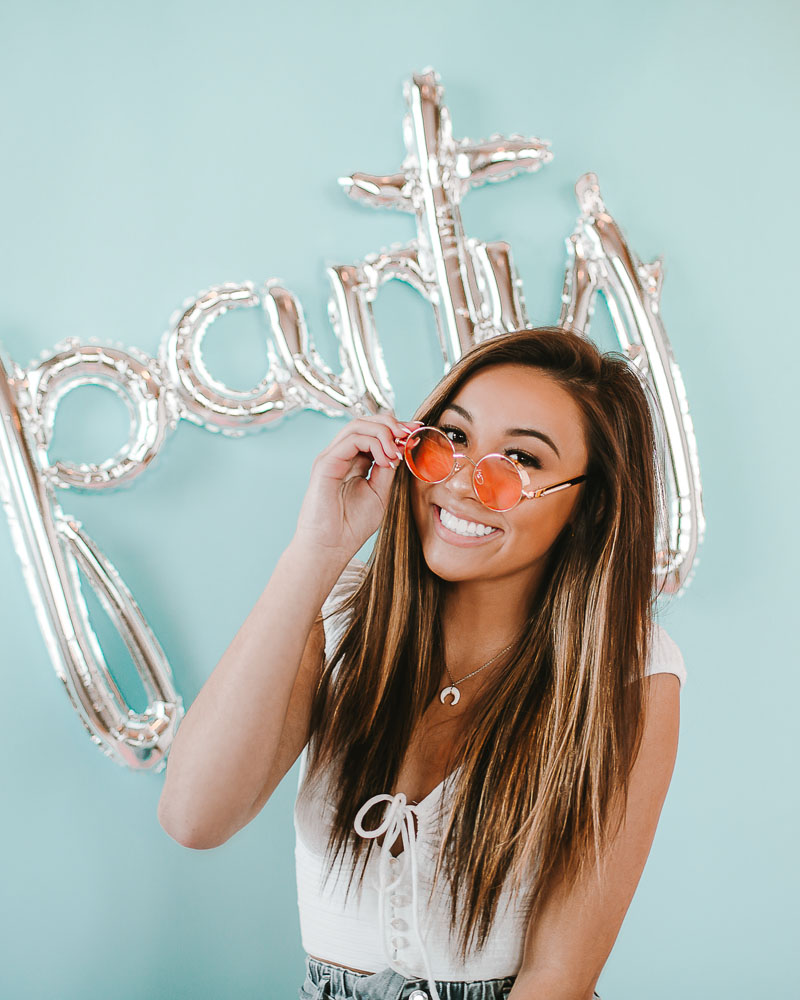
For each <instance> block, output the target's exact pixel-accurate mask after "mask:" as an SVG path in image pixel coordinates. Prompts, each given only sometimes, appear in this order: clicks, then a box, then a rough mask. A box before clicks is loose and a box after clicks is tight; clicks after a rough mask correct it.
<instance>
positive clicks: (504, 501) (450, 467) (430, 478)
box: [403, 426, 586, 512]
mask: <svg viewBox="0 0 800 1000" xmlns="http://www.w3.org/2000/svg"><path fill="white" fill-rule="evenodd" d="M403 458H404V460H405V463H406V465H407V466H408V468H409V469H410V470H411V472H412V473H413V474H414V475H415V476H416V477H417V479H420V480H422V482H424V483H444V482H446V480H448V479H449V478H450V477H451V476H452V475H454V474H455V473H456V472H458V470H459V469H462V468H463V467H464V466H463V462H462V461H461V460H462V459H465V460H466V461H467V462H471V463H472V465H473V466H474V468H473V470H472V483H473V486H474V488H475V493H476V495H477V497H478V499H479V500H480V501H481V503H482V504H483V505H484V507H488V508H489V510H494V511H498V512H501V511H507V510H512V509H513V508H514V507H516V506H517V504H518V503H520V502H521V501H522V500H523V499H526V500H534V499H536V498H537V497H543V496H547V494H548V493H556V492H558V491H559V490H566V489H568V488H569V487H570V486H575V485H577V484H578V483H582V482H583V481H584V480H585V479H586V476H574V477H573V478H572V479H565V480H564V482H561V483H554V484H553V485H552V486H541V487H539V488H538V489H532V490H531V489H526V487H530V485H531V478H530V476H529V475H528V470H527V469H526V468H525V466H524V465H522V464H521V463H520V462H518V461H516V460H515V459H513V458H509V457H508V455H503V454H501V453H500V452H491V453H490V454H488V455H484V456H483V458H481V459H479V460H478V461H477V462H474V461H473V460H472V459H471V458H470V457H469V455H465V454H464V453H463V452H457V451H456V449H455V445H454V444H453V442H452V441H451V440H450V438H449V437H448V436H447V435H446V434H445V433H444V431H442V430H440V429H439V428H438V427H427V426H425V427H418V428H417V429H416V430H414V431H412V432H411V433H410V434H409V435H408V436H407V437H406V439H405V442H404V443H403Z"/></svg>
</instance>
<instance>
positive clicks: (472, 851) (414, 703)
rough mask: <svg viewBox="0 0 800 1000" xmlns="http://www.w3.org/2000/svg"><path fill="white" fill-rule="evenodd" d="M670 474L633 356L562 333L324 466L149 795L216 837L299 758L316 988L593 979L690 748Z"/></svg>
mask: <svg viewBox="0 0 800 1000" xmlns="http://www.w3.org/2000/svg"><path fill="white" fill-rule="evenodd" d="M659 481H660V479H659V476H658V470H657V448H656V441H655V437H654V429H653V421H652V417H651V413H650V410H649V406H648V401H647V397H646V395H645V392H644V390H643V387H642V384H641V381H640V377H639V375H638V374H637V373H636V371H635V370H634V369H633V368H632V367H631V366H630V365H629V364H628V363H627V361H626V360H625V359H624V358H623V357H621V356H620V355H616V354H601V353H600V352H599V351H598V350H597V349H596V347H595V346H594V345H593V344H592V343H591V342H590V341H587V340H586V339H584V338H582V337H579V336H577V335H575V334H573V333H571V332H569V331H566V330H562V329H559V328H551V327H544V328H538V329H530V330H521V331H517V332H514V333H509V334H504V335H501V336H498V337H496V338H493V339H490V340H487V341H483V342H482V343H480V344H478V345H476V346H475V347H473V348H472V349H470V350H469V351H468V352H467V353H465V354H464V355H463V357H462V358H461V359H460V360H459V361H458V362H457V363H456V364H455V365H454V366H453V367H452V368H451V370H450V371H449V372H448V373H447V374H446V375H445V377H444V378H443V379H442V380H441V381H440V383H439V384H438V385H437V386H436V388H435V389H434V390H433V392H432V393H431V394H430V395H429V396H428V398H427V399H426V400H425V401H424V402H423V403H422V404H421V405H420V407H419V408H418V410H417V413H416V419H415V420H414V421H410V422H408V423H404V422H402V421H400V420H398V419H397V418H396V417H395V416H394V414H393V413H380V414H376V415H374V416H368V417H358V418H355V419H353V420H351V421H350V422H349V423H348V424H347V425H346V426H345V427H343V428H342V429H341V430H340V431H339V433H338V434H336V436H335V437H334V438H333V440H332V441H331V443H330V444H329V445H328V447H326V448H324V449H323V450H322V452H321V453H320V454H319V455H318V456H317V458H316V459H315V461H314V464H313V467H312V473H311V480H310V484H309V487H308V490H307V493H306V496H305V498H304V500H303V503H302V506H301V509H300V514H299V518H298V522H297V528H296V532H295V536H294V538H293V539H292V541H291V542H290V544H289V546H288V548H287V549H286V551H285V552H284V553H283V555H282V556H281V557H280V559H279V560H278V563H277V565H276V567H275V570H274V572H273V574H272V577H271V578H270V581H269V583H268V584H267V586H266V588H265V590H264V592H263V594H262V595H261V597H260V598H259V600H258V602H257V604H256V606H255V607H254V608H253V610H252V612H251V613H250V615H249V617H248V618H247V620H246V621H245V623H244V624H243V625H242V627H241V629H240V630H239V632H238V633H237V635H236V636H235V637H234V639H233V641H232V643H231V644H230V646H229V648H228V649H227V650H226V652H225V654H224V656H223V657H222V659H221V661H220V663H219V664H218V665H217V667H216V668H215V670H214V672H213V673H212V675H211V677H210V678H209V679H208V681H207V682H206V684H205V686H204V687H203V689H202V690H201V692H200V694H199V695H198V697H197V698H196V700H195V701H194V703H193V704H192V706H191V708H190V709H189V711H188V713H187V715H186V717H185V719H184V721H183V723H182V724H181V727H180V729H179V731H178V733H177V736H176V739H175V743H174V745H173V748H172V751H171V754H170V758H169V765H168V768H167V776H166V782H165V786H164V791H163V794H162V798H161V802H160V805H159V819H160V821H161V823H162V825H163V826H164V828H165V829H166V830H167V832H168V833H169V834H170V835H171V836H172V837H174V838H175V839H176V840H178V841H179V842H180V843H182V844H185V845H186V846H188V847H193V848H210V847H214V846H216V845H218V844H221V843H223V842H224V841H225V840H227V839H228V838H229V837H230V836H232V835H233V834H234V833H235V832H236V831H237V830H239V829H240V828H241V827H243V826H244V825H245V824H246V823H248V822H249V821H250V820H251V819H253V817H254V816H256V815H257V814H258V812H259V811H260V810H261V808H262V807H263V806H264V804H265V803H266V802H267V800H268V799H269V797H270V796H271V795H272V793H273V791H274V790H275V788H276V787H277V785H278V784H279V783H280V781H281V779H282V778H283V777H284V775H285V774H286V773H287V771H288V770H289V769H290V768H291V766H292V765H293V764H294V762H295V761H296V760H297V758H298V755H300V754H301V753H302V762H301V773H300V782H299V785H298V796H297V801H296V804H295V814H294V820H295V828H296V833H297V839H296V852H295V853H296V863H297V885H298V899H299V908H300V923H301V931H302V939H303V947H304V949H305V951H306V979H305V982H304V983H303V985H302V987H301V988H300V997H301V1000H312V998H314V1000H316V998H323V997H324V998H330V1000H379V998H380V1000H383V998H391V1000H401V998H402V1000H427V998H431V1000H500V998H502V1000H591V998H592V997H597V994H596V992H595V990H594V988H595V985H596V983H597V979H598V977H599V975H600V972H601V970H602V968H603V966H604V964H605V962H606V959H607V958H608V955H609V953H610V951H611V949H612V947H613V944H614V941H615V939H616V937H617V934H618V932H619V929H620V926H621V924H622V921H623V918H624V916H625V913H626V911H627V909H628V906H629V904H630V902H631V899H632V897H633V893H634V891H635V889H636V886H637V884H638V881H639V878H640V876H641V873H642V870H643V868H644V865H645V862H646V860H647V856H648V853H649V850H650V846H651V843H652V840H653V837H654V834H655V830H656V826H657V823H658V819H659V815H660V812H661V807H662V804H663V802H664V798H665V796H666V793H667V789H668V786H669V782H670V779H671V775H672V770H673V765H674V761H675V755H676V751H677V741H678V728H679V691H680V688H681V686H682V685H683V682H684V680H685V668H684V666H683V661H682V658H681V654H680V652H679V650H678V649H677V647H676V646H675V644H674V643H673V642H672V640H671V639H670V638H669V637H668V636H667V634H666V632H665V631H664V630H663V629H662V628H661V627H660V626H658V625H657V624H656V623H655V622H654V620H653V614H654V598H655V593H654V567H655V562H656V538H657V537H658V536H657V529H658V526H659V524H660V523H663V522H660V520H659V519H660V518H663V517H664V504H663V497H662V496H661V495H660V492H659V489H658V485H657V484H658V482H659ZM376 530H377V532H378V534H377V539H376V541H375V545H374V548H373V551H372V553H371V555H370V556H369V559H368V560H367V562H366V563H364V562H362V561H360V560H358V559H356V558H355V555H356V553H357V552H358V551H359V550H360V548H361V547H362V546H363V545H364V543H365V542H366V541H367V540H368V539H369V538H370V537H371V535H372V534H373V533H374V532H375V531H376ZM220 732H224V733H225V734H226V738H225V739H224V740H220V738H219V734H220Z"/></svg>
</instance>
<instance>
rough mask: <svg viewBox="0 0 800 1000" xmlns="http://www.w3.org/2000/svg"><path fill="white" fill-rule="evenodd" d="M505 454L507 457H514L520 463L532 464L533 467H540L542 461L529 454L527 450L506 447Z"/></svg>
mask: <svg viewBox="0 0 800 1000" xmlns="http://www.w3.org/2000/svg"><path fill="white" fill-rule="evenodd" d="M506 455H508V457H509V458H511V457H514V458H515V459H516V460H517V461H518V462H520V463H521V464H522V465H532V466H533V468H534V469H541V467H542V463H541V462H540V461H539V459H538V458H536V456H535V455H529V454H528V453H527V451H517V449H516V448H508V449H507V450H506Z"/></svg>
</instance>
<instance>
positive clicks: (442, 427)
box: [439, 424, 467, 444]
mask: <svg viewBox="0 0 800 1000" xmlns="http://www.w3.org/2000/svg"><path fill="white" fill-rule="evenodd" d="M439 430H440V431H442V432H443V433H445V434H446V435H447V436H448V437H450V434H451V433H453V434H457V435H459V437H460V438H461V440H455V442H454V443H456V444H462V443H463V442H464V441H466V440H467V436H466V434H465V433H464V432H463V431H461V430H459V429H458V427H453V426H452V425H451V424H440V425H439ZM450 440H451V441H453V440H454V439H453V438H450Z"/></svg>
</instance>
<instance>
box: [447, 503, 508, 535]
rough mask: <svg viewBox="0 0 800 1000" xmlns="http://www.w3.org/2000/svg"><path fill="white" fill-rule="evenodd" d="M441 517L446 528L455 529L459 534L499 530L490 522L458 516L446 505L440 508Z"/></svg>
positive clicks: (487, 533)
mask: <svg viewBox="0 0 800 1000" xmlns="http://www.w3.org/2000/svg"><path fill="white" fill-rule="evenodd" d="M439 519H440V521H441V522H442V524H443V525H444V526H445V527H446V528H449V529H450V530H451V531H455V532H456V534H458V535H491V534H492V532H494V531H497V528H492V527H490V526H489V525H488V524H480V523H479V522H478V521H465V520H464V519H463V518H460V517H456V516H455V514H451V513H450V511H449V510H445V509H444V507H440V508H439Z"/></svg>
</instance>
